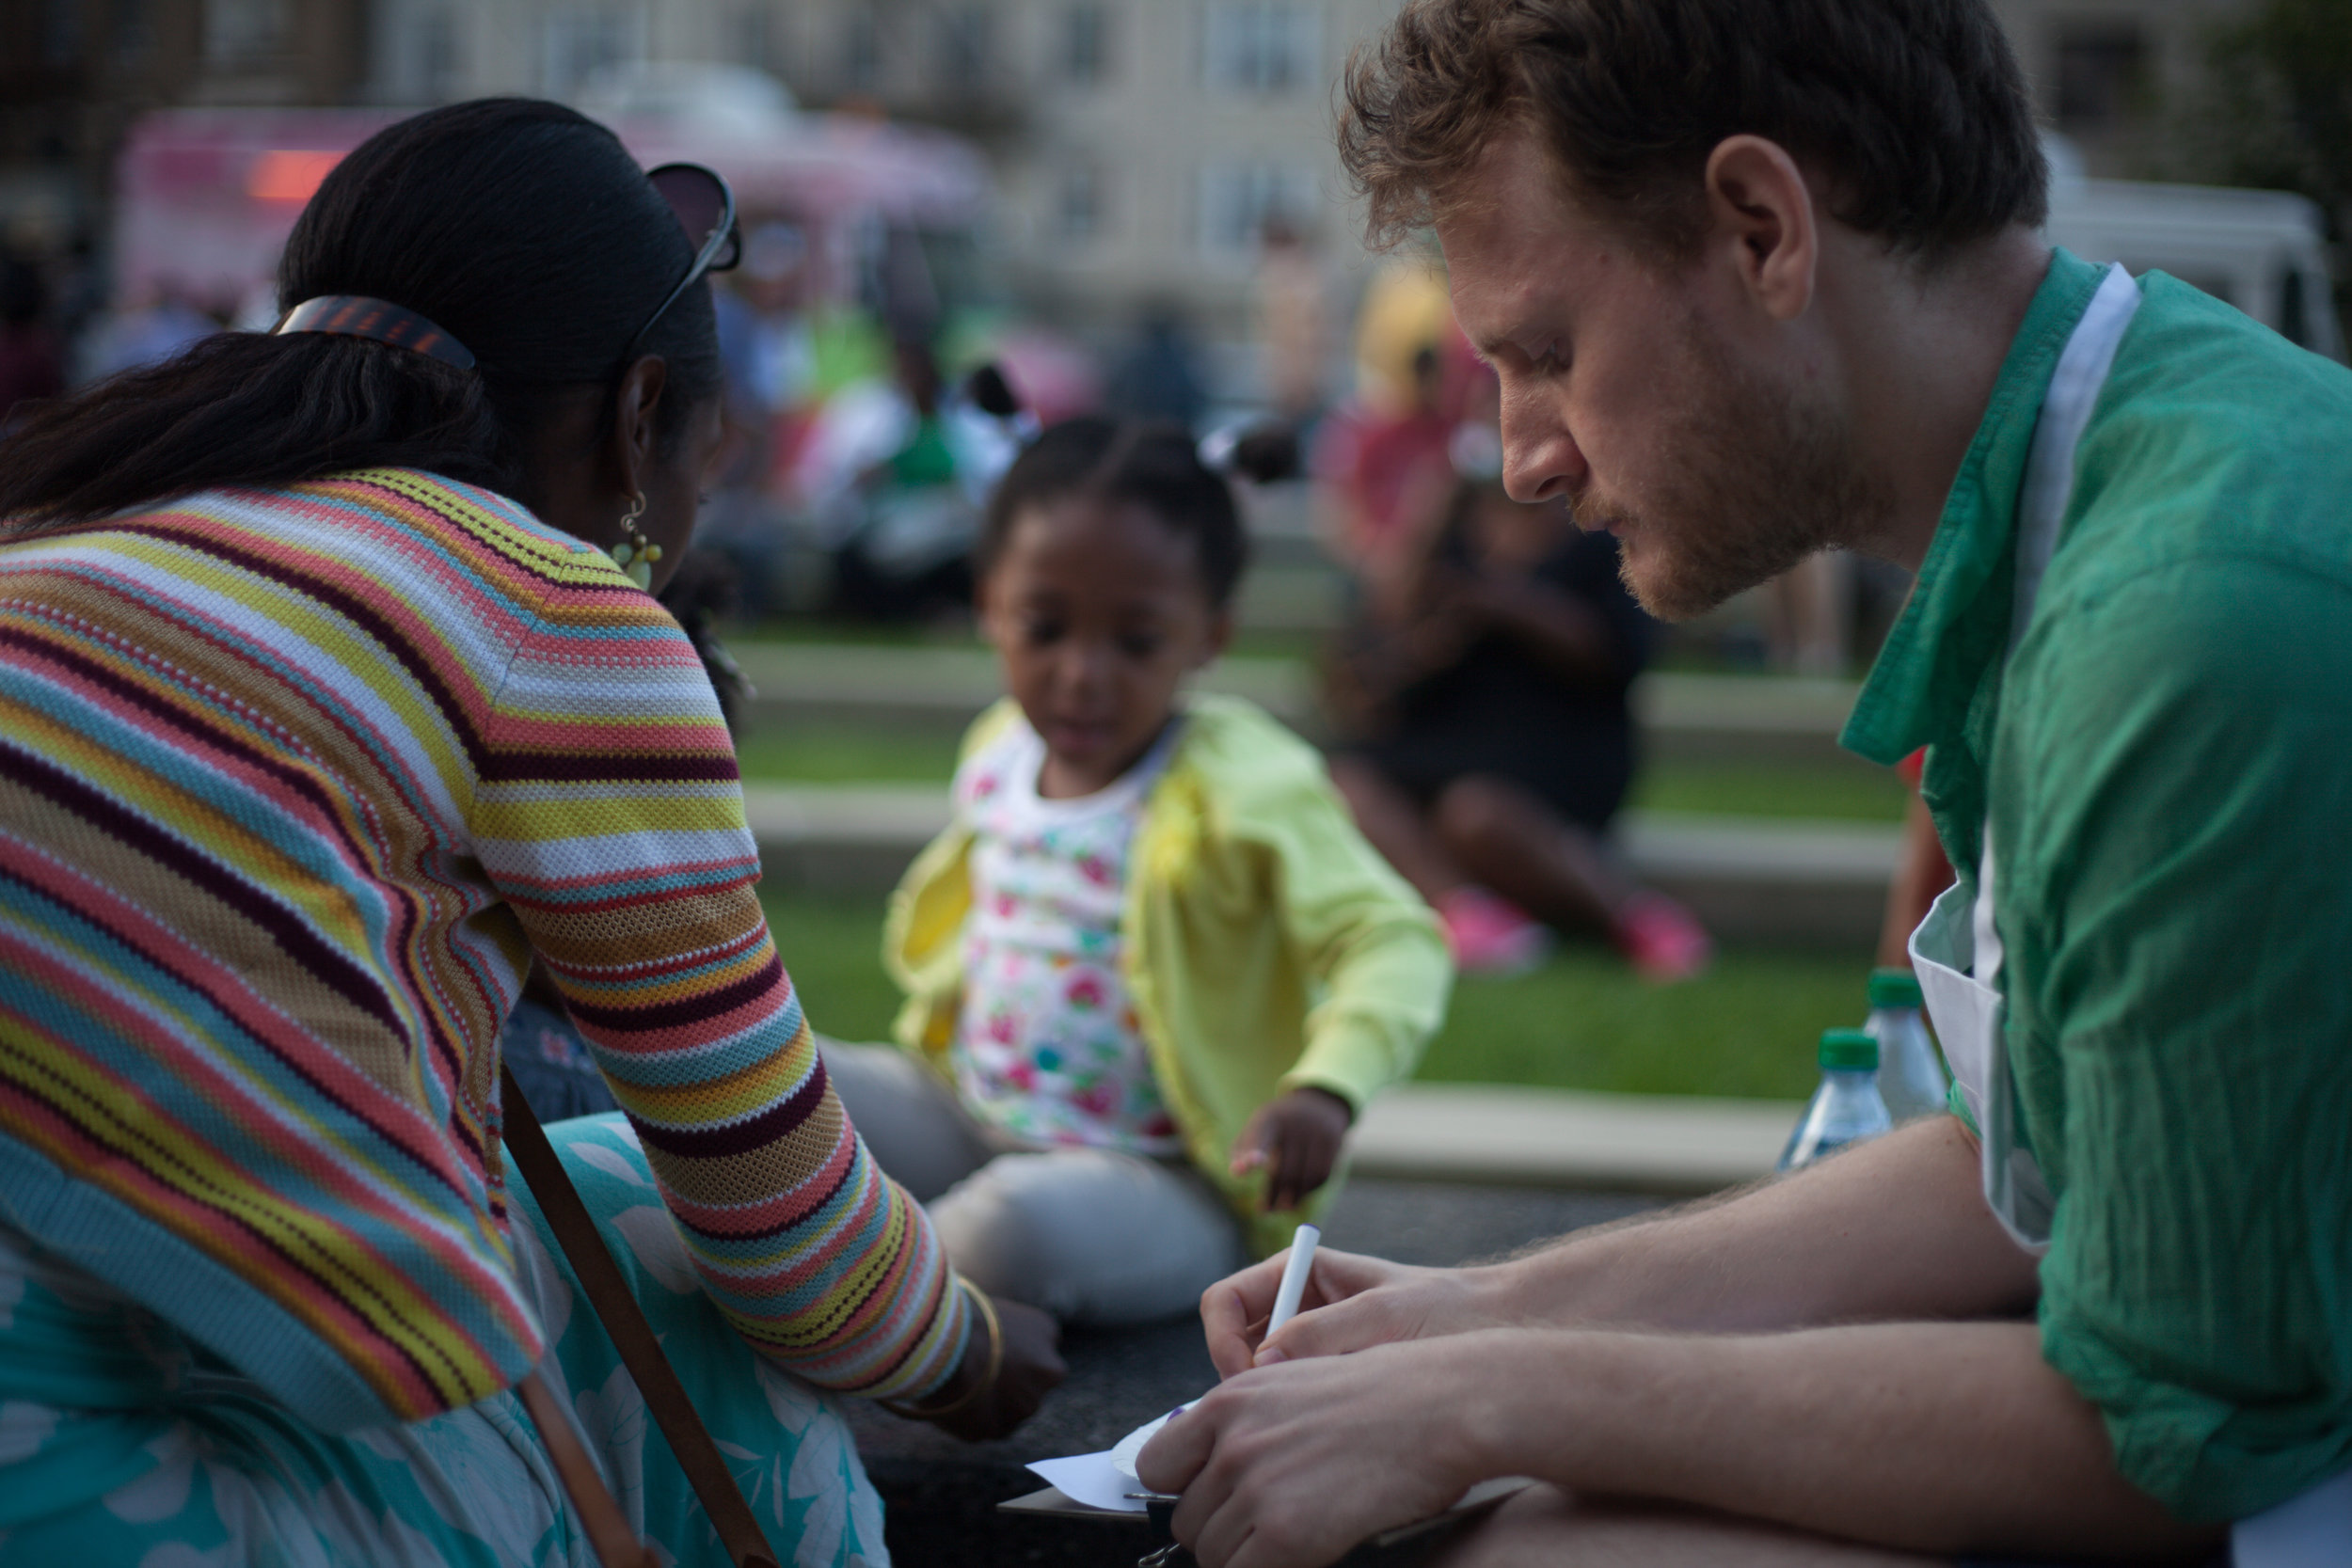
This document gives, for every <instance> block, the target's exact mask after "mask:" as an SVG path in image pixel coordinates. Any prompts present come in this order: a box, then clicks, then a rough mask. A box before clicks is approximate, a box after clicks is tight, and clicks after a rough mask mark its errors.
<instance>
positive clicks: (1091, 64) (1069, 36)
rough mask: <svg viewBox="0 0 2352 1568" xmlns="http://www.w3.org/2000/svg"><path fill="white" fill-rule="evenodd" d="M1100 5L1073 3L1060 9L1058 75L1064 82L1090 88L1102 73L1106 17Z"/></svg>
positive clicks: (1104, 60) (1101, 77) (1102, 75)
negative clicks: (1077, 4) (1061, 10)
mask: <svg viewBox="0 0 2352 1568" xmlns="http://www.w3.org/2000/svg"><path fill="white" fill-rule="evenodd" d="M1103 11H1104V8H1103V7H1101V6H1091V5H1079V6H1072V7H1071V8H1069V9H1067V10H1065V11H1063V12H1062V19H1061V76H1062V80H1063V81H1065V82H1071V83H1074V84H1076V85H1078V86H1080V87H1092V86H1094V85H1095V84H1096V83H1098V82H1100V81H1101V80H1102V79H1103V77H1104V66H1105V64H1106V63H1107V61H1106V59H1105V55H1104V32H1105V31H1106V30H1107V22H1108V19H1107V18H1105V17H1104V14H1103Z"/></svg>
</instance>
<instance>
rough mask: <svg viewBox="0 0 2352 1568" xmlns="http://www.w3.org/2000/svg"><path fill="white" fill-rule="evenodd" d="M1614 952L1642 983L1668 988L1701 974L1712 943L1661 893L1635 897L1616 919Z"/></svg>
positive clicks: (1703, 930) (1689, 916)
mask: <svg viewBox="0 0 2352 1568" xmlns="http://www.w3.org/2000/svg"><path fill="white" fill-rule="evenodd" d="M1613 937H1614V940H1615V942H1616V944H1617V951H1618V952H1620V953H1622V954H1624V955H1625V957H1626V961H1627V962H1629V963H1630V964H1631V965H1632V966H1633V972H1634V973H1635V974H1639V975H1640V976H1641V977H1642V978H1643V979H1645V980H1655V981H1657V982H1658V983H1660V984H1661V985H1670V984H1672V983H1673V982H1675V981H1677V980H1688V979H1691V978H1692V977H1693V976H1694V975H1697V974H1700V973H1702V972H1703V971H1704V970H1705V969H1706V968H1707V966H1708V963H1709V962H1710V961H1712V959H1713V958H1714V957H1715V941H1714V939H1713V938H1712V937H1709V936H1708V934H1707V927H1704V926H1701V925H1700V924H1699V923H1698V917H1697V916H1696V915H1693V914H1692V912H1691V911H1689V910H1686V909H1684V908H1683V907H1682V906H1681V905H1679V904H1677V903H1676V902H1675V901H1674V900H1673V899H1671V898H1669V897H1667V896H1666V895H1664V894H1662V893H1637V894H1635V895H1633V897H1632V898H1631V899H1630V900H1629V902H1628V903H1627V904H1626V907H1625V910H1624V912H1622V913H1621V914H1619V915H1618V916H1617V928H1616V930H1615V932H1614V933H1613Z"/></svg>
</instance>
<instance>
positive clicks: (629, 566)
mask: <svg viewBox="0 0 2352 1568" xmlns="http://www.w3.org/2000/svg"><path fill="white" fill-rule="evenodd" d="M644 515H645V498H644V496H642V495H636V496H631V497H629V498H628V511H627V512H624V513H623V514H621V531H622V533H623V534H625V535H627V537H626V538H625V539H623V540H622V542H621V543H620V544H617V545H615V546H612V564H614V565H615V566H618V567H619V568H620V569H621V570H622V571H623V572H625V573H627V574H628V580H629V581H631V582H633V583H635V584H636V585H637V586H638V587H640V588H642V589H644V591H645V592H646V593H648V594H650V593H652V592H653V563H654V562H657V561H659V560H660V559H661V546H659V545H649V544H647V543H646V542H645V531H644V529H642V528H639V527H638V526H637V519H638V518H640V517H642V516H644Z"/></svg>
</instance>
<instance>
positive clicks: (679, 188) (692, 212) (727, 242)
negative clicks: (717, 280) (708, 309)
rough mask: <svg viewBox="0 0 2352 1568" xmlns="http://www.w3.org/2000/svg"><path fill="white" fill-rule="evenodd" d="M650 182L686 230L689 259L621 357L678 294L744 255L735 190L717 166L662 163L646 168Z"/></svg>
mask: <svg viewBox="0 0 2352 1568" xmlns="http://www.w3.org/2000/svg"><path fill="white" fill-rule="evenodd" d="M645 178H646V179H648V180H650V181H652V182H653V188H654V189H655V190H657V191H659V192H660V193H661V199H662V200H664V201H666V202H668V203H669V204H670V211H671V212H672V213H674V214H676V215H677V221H678V226H679V227H680V228H682V229H684V230H686V238H687V240H688V242H689V243H691V245H693V246H694V264H693V265H692V266H691V267H688V268H687V269H686V276H685V277H681V278H679V279H678V285H677V287H676V288H675V289H672V290H671V291H670V293H669V297H667V298H666V299H664V300H662V302H661V303H660V305H658V306H656V307H655V308H654V312H653V314H652V315H650V316H647V317H646V318H645V325H643V326H641V327H639V328H638V329H637V336H635V337H634V338H631V339H630V340H629V341H628V353H627V354H625V355H623V356H622V357H623V358H624V359H632V358H635V357H636V355H637V345H638V344H640V343H642V342H644V341H645V335H646V334H647V333H649V332H651V331H652V330H653V329H654V325H655V324H656V323H657V322H659V321H660V320H661V318H662V317H663V316H664V315H665V314H667V313H668V311H669V309H670V307H671V306H673V305H675V304H676V303H677V302H678V296H679V295H680V294H683V293H686V291H687V290H689V289H691V288H692V287H693V286H694V285H695V284H696V283H697V282H700V281H701V280H702V278H703V277H705V276H706V275H707V274H709V273H714V272H727V271H730V270H732V269H733V268H734V266H735V264H736V263H737V262H739V261H741V260H742V259H743V235H742V231H741V230H739V229H738V228H737V227H736V225H735V192H734V191H733V190H732V189H730V188H729V187H728V185H727V182H725V181H724V180H722V179H720V178H719V175H718V173H717V171H716V170H713V169H707V168H705V167H704V166H702V165H700V164H663V165H662V166H660V167H659V168H650V169H647V170H646V171H645Z"/></svg>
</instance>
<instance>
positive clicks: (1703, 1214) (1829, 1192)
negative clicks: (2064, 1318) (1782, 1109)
mask: <svg viewBox="0 0 2352 1568" xmlns="http://www.w3.org/2000/svg"><path fill="white" fill-rule="evenodd" d="M1492 1281H1493V1288H1494V1290H1495V1291H1496V1293H1497V1296H1498V1298H1499V1299H1500V1300H1501V1301H1502V1303H1503V1304H1504V1306H1503V1308H1502V1310H1503V1311H1504V1313H1505V1314H1506V1315H1507V1316H1508V1317H1509V1318H1510V1319H1511V1320H1513V1321H1516V1322H1518V1323H1529V1324H1554V1325H1557V1324H1568V1323H1616V1324H1625V1325H1629V1326H1643V1327H1652V1328H1670V1329H1703V1330H1712V1331H1716V1332H1726V1331H1740V1330H1748V1329H1774V1328H1798V1327H1804V1326H1807V1325H1810V1324H1817V1323H1851V1322H1856V1321H1860V1320H1866V1319H1909V1318H1979V1317H1996V1316H2015V1315H2017V1314H2020V1313H2023V1312H2025V1311H2026V1310H2028V1309H2029V1308H2030V1307H2032V1304H2033V1300H2034V1295H2035V1278H2034V1264H2033V1259H2030V1258H2028V1257H2027V1256H2026V1254H2025V1253H2024V1252H2023V1251H2021V1250H2019V1248H2018V1247H2017V1246H2016V1245H2015V1243H2012V1242H2010V1239H2009V1237H2008V1235H2007V1234H2006V1233H2005V1232H2004V1231H2003V1230H2002V1229H2001V1228H2000V1227H1999V1225H1998V1224H1997V1223H1995V1222H1994V1218H1993V1215H1992V1213H1991V1212H1990V1211H1989V1210H1988V1209H1987V1208H1986V1207H1985V1202H1984V1198H1983V1196H1982V1194H1981V1192H1980V1190H1979V1178H1978V1169H1977V1148H1976V1145H1975V1143H1974V1142H1973V1141H1972V1140H1971V1139H1970V1138H1969V1136H1968V1134H1967V1132H1966V1130H1965V1129H1964V1128H1963V1127H1962V1126H1961V1124H1960V1123H1959V1122H1958V1121H1957V1120H1956V1119H1955V1118H1953V1117H1930V1118H1928V1119H1926V1120H1923V1121H1920V1122H1916V1123H1914V1124H1913V1125H1911V1126H1908V1127H1905V1128H1903V1129H1902V1130H1900V1131H1899V1132H1895V1133H1892V1134H1890V1135H1889V1136H1887V1137H1885V1138H1883V1139H1881V1140H1879V1141H1878V1142H1876V1143H1871V1144H1867V1145H1864V1146H1863V1147H1861V1148H1854V1149H1851V1150H1849V1151H1847V1152H1846V1153H1843V1154H1840V1155H1838V1156H1837V1157H1836V1158H1835V1159H1833V1160H1830V1161H1827V1162H1825V1163H1824V1164H1821V1165H1820V1166H1818V1167H1816V1168H1814V1169H1811V1170H1807V1171H1804V1172H1802V1173H1800V1174H1798V1175H1796V1176H1793V1177H1789V1178H1787V1179H1785V1180H1778V1181H1773V1182H1771V1183H1769V1184H1767V1185H1764V1186H1761V1187H1757V1188H1755V1189H1752V1190H1750V1191H1748V1192H1746V1193H1743V1194H1740V1195H1739V1196H1736V1197H1733V1198H1731V1199H1729V1200H1727V1201H1724V1202H1719V1203H1713V1204H1708V1205H1703V1206H1700V1207H1697V1208H1694V1209H1689V1210H1683V1211H1680V1212H1674V1213H1670V1214H1666V1215H1664V1216H1661V1217H1660V1218H1658V1219H1655V1220H1650V1221H1646V1222H1641V1223H1636V1224H1633V1225H1629V1226H1624V1227H1617V1228H1613V1229H1611V1230H1607V1231H1603V1232H1600V1233H1598V1234H1591V1235H1584V1236H1577V1237H1571V1238H1569V1239H1568V1240H1567V1241H1565V1242H1563V1243H1561V1244H1559V1245H1558V1246H1555V1247H1551V1248H1549V1249H1547V1250H1545V1251H1542V1252H1538V1253H1535V1254H1533V1255H1531V1256H1529V1257H1526V1258H1523V1259H1518V1260H1517V1261H1514V1262H1511V1263H1508V1264H1503V1265H1501V1266H1500V1267H1498V1268H1497V1269H1495V1270H1494V1271H1493V1273H1492Z"/></svg>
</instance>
